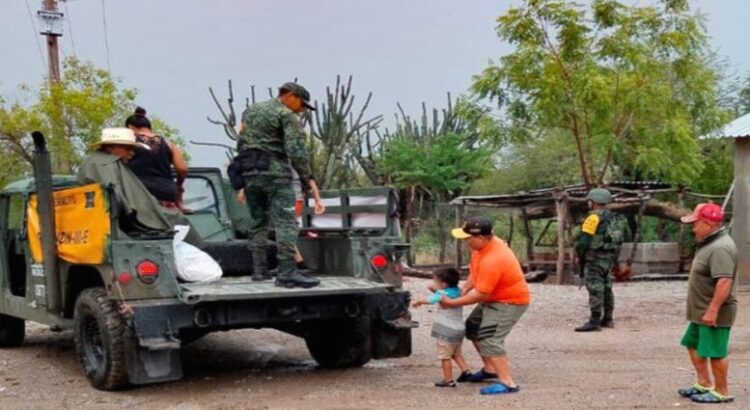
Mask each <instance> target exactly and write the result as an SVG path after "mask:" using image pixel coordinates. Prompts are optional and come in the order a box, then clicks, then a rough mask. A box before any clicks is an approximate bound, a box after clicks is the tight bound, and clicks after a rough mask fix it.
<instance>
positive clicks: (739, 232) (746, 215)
mask: <svg viewBox="0 0 750 410" xmlns="http://www.w3.org/2000/svg"><path fill="white" fill-rule="evenodd" d="M733 199H734V202H732V238H733V239H734V243H735V244H736V245H737V250H738V252H737V277H738V279H739V284H740V285H750V246H748V241H750V205H748V204H750V138H736V139H735V150H734V198H733Z"/></svg>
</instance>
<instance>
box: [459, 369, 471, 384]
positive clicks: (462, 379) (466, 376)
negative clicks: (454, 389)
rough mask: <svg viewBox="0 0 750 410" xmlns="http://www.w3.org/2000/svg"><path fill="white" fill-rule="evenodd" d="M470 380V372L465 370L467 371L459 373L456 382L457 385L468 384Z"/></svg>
mask: <svg viewBox="0 0 750 410" xmlns="http://www.w3.org/2000/svg"><path fill="white" fill-rule="evenodd" d="M470 380H471V370H467V371H465V372H463V373H461V375H460V376H458V378H457V379H456V381H457V382H459V383H465V382H468V381H470Z"/></svg>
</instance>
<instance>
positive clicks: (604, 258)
mask: <svg viewBox="0 0 750 410" xmlns="http://www.w3.org/2000/svg"><path fill="white" fill-rule="evenodd" d="M586 199H587V200H588V205H589V209H591V212H590V213H589V215H588V217H586V220H585V221H583V225H581V232H580V233H579V235H578V237H577V238H576V242H575V249H576V254H577V255H578V260H579V263H580V264H582V265H583V283H584V284H585V285H586V290H588V292H589V308H590V309H591V317H590V318H589V320H588V321H587V322H586V323H584V324H583V325H582V326H579V327H577V328H576V329H575V330H576V332H590V331H596V330H601V328H602V327H614V320H613V319H612V314H613V312H614V310H615V295H614V292H612V270H613V269H614V267H615V265H616V263H617V259H618V256H619V254H620V245H622V231H621V230H620V228H619V226H618V224H617V219H616V217H615V214H614V213H613V212H612V211H610V210H608V209H607V208H606V206H607V205H608V204H609V203H610V202H612V193H610V192H609V191H608V190H606V189H603V188H594V189H592V190H591V191H589V193H588V195H587V196H586Z"/></svg>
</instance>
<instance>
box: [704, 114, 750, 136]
mask: <svg viewBox="0 0 750 410" xmlns="http://www.w3.org/2000/svg"><path fill="white" fill-rule="evenodd" d="M747 137H750V113H747V114H745V115H743V116H741V117H739V118H736V119H735V120H734V121H732V122H730V123H729V124H727V125H725V126H723V127H722V128H720V129H718V130H716V131H714V132H712V133H710V134H707V135H704V136H702V137H701V138H715V139H721V138H747Z"/></svg>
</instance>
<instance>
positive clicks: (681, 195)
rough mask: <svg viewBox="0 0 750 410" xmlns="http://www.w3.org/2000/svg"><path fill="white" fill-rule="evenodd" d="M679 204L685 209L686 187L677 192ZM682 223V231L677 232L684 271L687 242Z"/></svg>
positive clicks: (678, 251)
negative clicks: (685, 245) (685, 243)
mask: <svg viewBox="0 0 750 410" xmlns="http://www.w3.org/2000/svg"><path fill="white" fill-rule="evenodd" d="M677 205H679V207H680V209H685V189H684V188H680V192H679V193H678V194H677ZM679 225H680V228H679V229H680V231H679V233H678V234H677V253H678V254H679V255H680V272H682V267H683V266H684V260H683V258H684V257H685V249H684V242H685V224H679Z"/></svg>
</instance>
